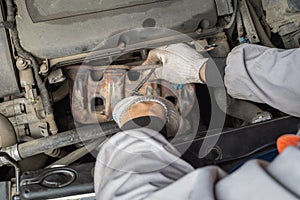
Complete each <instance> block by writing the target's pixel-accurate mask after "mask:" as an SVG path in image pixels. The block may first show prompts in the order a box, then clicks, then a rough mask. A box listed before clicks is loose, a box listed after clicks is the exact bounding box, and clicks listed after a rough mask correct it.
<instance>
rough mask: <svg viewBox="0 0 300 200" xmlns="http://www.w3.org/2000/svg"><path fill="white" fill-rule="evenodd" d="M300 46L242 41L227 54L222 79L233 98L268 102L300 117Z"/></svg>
mask: <svg viewBox="0 0 300 200" xmlns="http://www.w3.org/2000/svg"><path fill="white" fill-rule="evenodd" d="M299 77H300V48H297V49H291V50H282V49H276V48H268V47H263V46H259V45H251V44H244V45H240V46H238V47H236V48H235V49H233V50H232V52H231V53H230V54H229V56H228V58H227V66H226V68H225V77H224V82H225V86H226V88H227V92H228V94H229V95H230V96H232V97H234V98H236V99H243V100H249V101H254V102H258V103H265V104H268V105H270V106H272V107H274V108H276V109H278V110H280V111H282V112H284V113H287V114H289V115H293V116H297V117H300V78H299Z"/></svg>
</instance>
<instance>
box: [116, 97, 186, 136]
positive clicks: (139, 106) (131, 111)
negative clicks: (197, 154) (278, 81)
mask: <svg viewBox="0 0 300 200" xmlns="http://www.w3.org/2000/svg"><path fill="white" fill-rule="evenodd" d="M113 118H114V120H115V121H116V123H117V124H118V125H119V127H120V128H121V129H127V128H125V127H124V125H125V126H126V125H128V124H129V123H130V128H131V129H133V128H141V127H146V128H150V129H154V130H157V131H160V130H162V129H163V127H164V126H166V129H167V132H168V135H173V134H175V133H176V132H177V131H178V129H179V127H180V123H181V118H180V115H179V112H178V111H177V110H176V108H175V106H174V105H173V104H172V103H171V102H170V101H168V100H166V99H164V98H161V97H156V96H132V97H128V98H125V99H123V100H122V101H120V102H119V103H118V104H117V105H116V107H115V108H114V110H113ZM138 119H142V120H143V121H138ZM134 120H136V121H134Z"/></svg>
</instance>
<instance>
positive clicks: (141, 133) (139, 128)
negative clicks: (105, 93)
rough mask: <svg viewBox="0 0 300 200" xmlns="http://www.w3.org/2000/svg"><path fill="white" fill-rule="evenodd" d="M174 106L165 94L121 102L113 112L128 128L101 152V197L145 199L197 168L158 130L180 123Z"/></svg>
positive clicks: (97, 188) (98, 181)
mask: <svg viewBox="0 0 300 200" xmlns="http://www.w3.org/2000/svg"><path fill="white" fill-rule="evenodd" d="M170 106H171V103H169V102H168V101H166V100H164V99H162V98H157V97H142V96H134V97H130V98H126V99H124V100H122V101H121V102H120V103H118V105H117V106H116V108H115V109H114V112H113V115H114V119H115V121H116V122H117V123H118V125H119V126H120V127H121V128H122V130H125V131H124V132H121V133H118V134H116V135H114V136H113V137H112V138H111V139H110V140H109V141H108V142H107V143H106V144H105V145H104V146H103V147H102V149H101V151H100V152H99V154H98V158H97V163H96V167H95V176H94V178H95V191H96V194H97V199H128V200H129V199H130V200H134V199H144V198H145V197H147V196H148V195H150V194H152V193H154V192H156V191H159V190H160V189H161V188H164V187H166V186H168V185H170V184H172V183H173V182H174V181H176V180H177V179H179V178H181V177H182V176H184V175H186V174H187V173H189V172H191V171H193V170H194V169H193V167H192V166H191V165H189V164H188V163H186V162H185V161H183V160H182V159H180V158H179V157H180V155H179V153H178V151H177V150H176V149H175V148H174V147H173V146H172V145H171V144H170V143H169V142H168V141H167V140H166V139H165V138H164V137H163V135H162V134H160V133H159V132H158V131H160V130H161V129H163V128H164V125H165V123H177V122H176V116H175V113H173V112H174V110H172V109H173V108H171V107H170ZM170 125H172V126H173V125H175V126H176V124H170ZM146 127H147V128H146Z"/></svg>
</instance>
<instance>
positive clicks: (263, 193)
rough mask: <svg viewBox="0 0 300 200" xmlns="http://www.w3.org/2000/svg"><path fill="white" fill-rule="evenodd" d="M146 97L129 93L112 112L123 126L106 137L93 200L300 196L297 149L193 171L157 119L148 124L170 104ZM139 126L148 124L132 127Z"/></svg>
mask: <svg viewBox="0 0 300 200" xmlns="http://www.w3.org/2000/svg"><path fill="white" fill-rule="evenodd" d="M147 98H148V99H144V100H142V97H131V98H127V99H125V100H123V101H121V102H120V104H119V106H118V110H117V111H114V114H115V116H114V117H115V118H116V121H117V123H118V124H119V125H121V126H123V128H124V127H125V129H126V130H125V131H124V132H121V133H118V134H116V135H114V136H113V137H112V138H111V139H110V140H108V142H107V143H106V144H105V145H104V146H103V147H102V149H101V151H100V153H99V154H98V158H97V162H96V167H95V172H94V173H95V175H94V182H95V191H96V195H97V199H124V200H135V199H151V200H153V199H157V200H161V199H187V200H196V199H197V200H198V199H205V200H215V199H223V200H240V199H245V198H246V199H273V200H277V199H278V200H281V199H291V200H292V199H299V198H298V197H299V196H300V190H299V187H298V185H299V184H298V183H299V182H300V173H299V170H297V169H298V168H299V166H300V151H299V150H298V149H296V148H291V149H288V150H287V151H285V152H284V153H283V154H282V155H281V156H279V157H278V158H277V159H276V160H275V161H274V162H273V163H272V164H270V165H269V164H268V163H266V162H263V161H255V160H253V161H250V162H248V163H247V164H245V165H244V166H243V167H241V168H240V169H239V170H237V171H236V172H235V173H233V174H232V175H229V176H227V174H226V173H225V172H224V171H222V170H221V169H220V168H218V167H216V166H211V167H204V168H201V169H197V170H194V169H193V167H192V166H190V165H189V164H188V163H186V162H185V161H183V160H182V159H180V155H179V153H178V152H177V150H176V149H175V148H174V147H173V146H172V145H171V144H170V143H169V142H168V141H167V140H166V139H165V138H164V137H163V136H162V135H161V134H160V133H159V132H158V131H157V130H155V129H157V127H156V126H153V125H155V124H156V123H157V122H159V121H155V120H153V123H152V120H151V117H153V119H157V120H161V121H160V122H161V123H158V125H159V126H158V127H160V128H161V124H163V123H164V122H167V121H168V120H167V115H166V112H165V111H166V108H167V109H170V107H169V106H168V105H165V106H163V105H164V103H165V102H164V101H163V100H162V99H159V98H155V97H153V99H152V100H151V99H149V97H147ZM166 104H167V103H166ZM171 109H172V108H171ZM130 116H132V117H137V118H136V119H133V120H132V118H130ZM147 116H148V117H149V116H150V121H149V119H148V117H147ZM138 126H140V127H143V126H149V127H151V129H149V128H138V129H130V128H137V127H138ZM127 129H128V130H127Z"/></svg>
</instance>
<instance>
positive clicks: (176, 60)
mask: <svg viewBox="0 0 300 200" xmlns="http://www.w3.org/2000/svg"><path fill="white" fill-rule="evenodd" d="M207 60H208V59H207V58H204V57H203V56H202V55H201V54H199V53H198V52H197V51H196V50H194V49H193V48H191V47H189V46H188V45H186V44H183V43H180V44H172V45H168V46H163V47H160V48H157V49H154V50H152V51H150V53H149V56H148V58H147V61H146V62H145V63H144V64H148V65H150V64H156V63H158V62H161V63H162V64H163V67H162V68H158V69H156V70H155V76H156V78H157V79H164V80H166V81H169V82H172V83H176V84H187V83H203V81H202V80H201V78H200V70H201V68H202V67H203V66H205V63H206V62H207Z"/></svg>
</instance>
